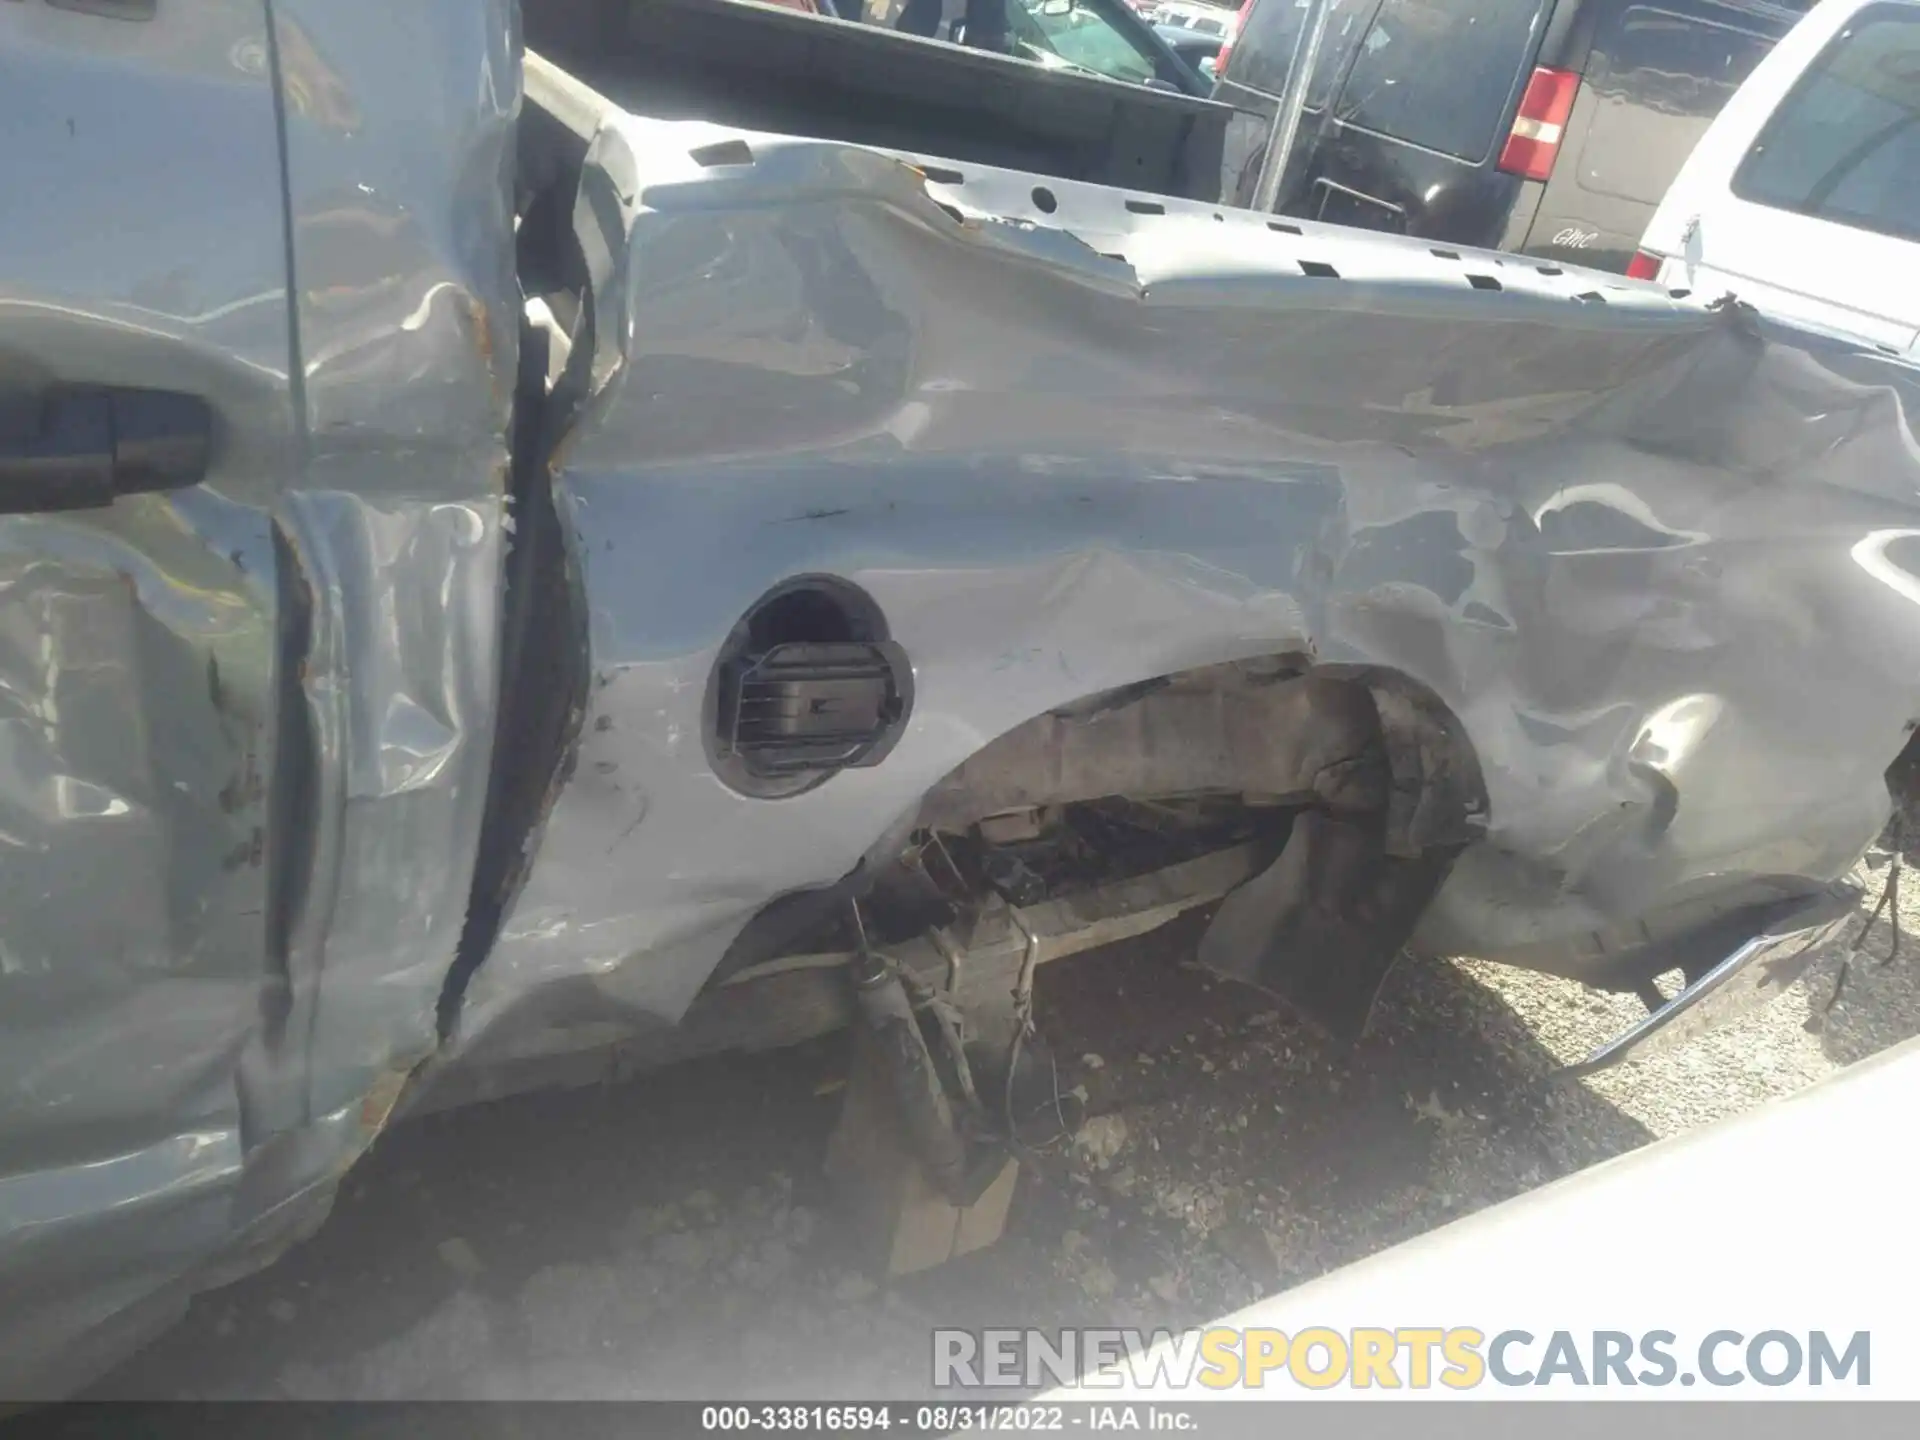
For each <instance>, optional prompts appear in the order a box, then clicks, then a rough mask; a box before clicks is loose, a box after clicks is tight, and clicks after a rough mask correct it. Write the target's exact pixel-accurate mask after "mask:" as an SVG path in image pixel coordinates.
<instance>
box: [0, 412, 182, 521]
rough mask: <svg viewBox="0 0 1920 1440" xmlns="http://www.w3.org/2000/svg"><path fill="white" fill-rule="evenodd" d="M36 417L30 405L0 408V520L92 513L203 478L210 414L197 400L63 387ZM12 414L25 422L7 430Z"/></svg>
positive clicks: (178, 487)
mask: <svg viewBox="0 0 1920 1440" xmlns="http://www.w3.org/2000/svg"><path fill="white" fill-rule="evenodd" d="M4 398H6V397H0V400H4ZM33 411H34V407H33V405H32V404H31V402H29V403H27V404H25V405H6V404H4V403H0V514H8V515H30V514H39V513H44V512H46V511H50V510H91V509H95V508H98V507H100V506H103V505H111V504H112V503H113V502H114V500H115V499H117V498H118V497H120V496H122V495H135V494H140V493H143V492H148V491H154V490H178V489H180V488H182V487H183V486H187V485H197V484H198V483H199V482H200V481H201V480H202V479H203V478H204V477H205V475H206V473H207V454H208V452H209V451H210V450H211V449H212V446H213V414H212V412H211V411H210V410H209V409H208V408H207V403H206V401H204V400H202V399H200V398H199V397H198V396H195V395H181V394H177V393H175V392H174V391H171V390H131V389H122V388H119V387H108V386H63V387H60V388H58V389H54V390H51V391H48V392H47V393H46V395H45V396H43V397H42V399H41V401H40V404H39V407H38V415H37V417H36V416H35V415H34V413H33ZM9 414H11V415H13V416H15V417H19V416H22V415H23V414H24V416H25V418H26V419H27V421H28V424H27V425H26V426H25V427H21V426H19V425H13V426H8V425H7V424H6V423H5V417H7V416H8V415H9ZM22 428H25V429H26V432H27V433H25V434H22V433H20V431H21V429H22Z"/></svg>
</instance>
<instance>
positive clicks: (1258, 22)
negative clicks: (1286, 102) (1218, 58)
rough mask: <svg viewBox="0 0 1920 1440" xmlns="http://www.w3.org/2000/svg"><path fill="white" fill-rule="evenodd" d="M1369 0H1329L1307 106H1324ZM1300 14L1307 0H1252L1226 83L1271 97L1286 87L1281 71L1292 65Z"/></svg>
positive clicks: (1302, 15) (1304, 11)
mask: <svg viewBox="0 0 1920 1440" xmlns="http://www.w3.org/2000/svg"><path fill="white" fill-rule="evenodd" d="M1373 3H1374V0H1332V4H1333V8H1332V9H1331V10H1329V11H1328V12H1327V29H1326V33H1325V34H1323V35H1322V36H1321V37H1320V59H1319V60H1318V61H1317V62H1316V63H1315V65H1314V67H1313V84H1312V85H1310V86H1308V87H1307V108H1308V109H1309V110H1324V109H1326V106H1327V96H1328V94H1329V93H1330V92H1331V91H1332V89H1333V82H1334V80H1335V79H1336V78H1337V77H1338V76H1339V74H1340V71H1341V70H1342V69H1343V68H1344V67H1345V65H1346V60H1347V56H1349V55H1351V54H1352V53H1353V47H1354V46H1355V45H1356V44H1358V43H1359V41H1360V29H1361V26H1363V25H1364V24H1365V23H1366V19H1367V12H1368V11H1369V10H1371V9H1372V8H1373ZM1306 15H1307V0H1258V3H1256V4H1255V5H1254V7H1253V11H1252V13H1251V14H1249V15H1248V16H1247V22H1246V28H1245V29H1244V30H1242V31H1241V32H1240V35H1239V37H1238V38H1237V39H1236V40H1235V41H1234V43H1233V57H1232V61H1231V63H1230V64H1229V66H1228V78H1229V79H1230V80H1231V81H1232V83H1234V84H1236V85H1245V86H1246V87H1247V88H1248V89H1250V90H1258V91H1261V92H1262V93H1264V94H1267V95H1273V96H1276V97H1277V96H1278V95H1279V94H1280V92H1281V91H1282V90H1284V89H1286V85H1287V71H1288V70H1290V69H1292V68H1293V47H1294V46H1295V45H1297V44H1299V43H1300V27H1301V25H1302V24H1304V23H1305V21H1306Z"/></svg>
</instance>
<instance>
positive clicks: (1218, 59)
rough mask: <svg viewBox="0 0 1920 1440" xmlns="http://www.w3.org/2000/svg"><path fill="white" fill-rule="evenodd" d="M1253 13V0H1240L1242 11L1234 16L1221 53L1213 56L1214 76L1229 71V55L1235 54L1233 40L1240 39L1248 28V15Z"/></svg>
mask: <svg viewBox="0 0 1920 1440" xmlns="http://www.w3.org/2000/svg"><path fill="white" fill-rule="evenodd" d="M1252 13H1253V0H1240V13H1239V14H1237V15H1235V16H1234V17H1233V29H1232V30H1231V31H1229V32H1228V34H1227V38H1226V42H1225V43H1224V44H1222V45H1221V47H1220V53H1219V54H1217V55H1215V56H1214V57H1213V78H1214V79H1215V80H1218V79H1220V78H1222V77H1223V76H1224V75H1225V74H1226V73H1227V57H1228V56H1229V55H1231V54H1233V42H1234V41H1236V40H1238V39H1239V38H1240V36H1241V34H1242V33H1243V32H1244V31H1245V30H1246V28H1247V17H1248V16H1249V15H1251V14H1252Z"/></svg>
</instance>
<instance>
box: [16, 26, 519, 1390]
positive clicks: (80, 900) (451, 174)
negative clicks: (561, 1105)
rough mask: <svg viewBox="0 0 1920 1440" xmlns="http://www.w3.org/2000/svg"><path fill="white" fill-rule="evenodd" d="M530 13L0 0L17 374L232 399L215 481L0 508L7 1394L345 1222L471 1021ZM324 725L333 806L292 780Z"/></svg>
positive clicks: (321, 749)
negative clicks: (424, 1080) (460, 952)
mask: <svg viewBox="0 0 1920 1440" xmlns="http://www.w3.org/2000/svg"><path fill="white" fill-rule="evenodd" d="M515 14H516V12H515V8H514V6H513V5H512V4H511V3H510V0H485V3H474V0H431V3H426V4H414V5H410V6H409V7H408V15H407V18H406V19H405V21H404V22H399V23H396V22H395V21H393V20H392V19H391V18H390V17H388V16H387V14H386V7H383V6H380V5H377V4H372V3H364V0H349V3H344V4H343V3H339V0H272V3H271V4H270V5H269V4H266V3H263V0H194V3H192V4H188V5H182V4H168V5H163V6H161V7H160V8H159V10H158V12H157V15H156V18H154V19H153V20H151V21H149V22H146V23H127V22H124V21H119V20H114V19H110V18H106V17H102V16H97V15H88V14H83V13H77V12H69V11H61V10H55V9H52V8H49V7H46V6H41V5H32V6H16V5H8V6H0V130H4V132H5V134H6V135H7V137H8V138H7V143H6V145H5V147H4V150H0V181H4V186H5V189H6V193H7V194H8V196H9V197H10V198H9V200H8V201H7V203H6V204H5V205H4V206H0V255H3V256H4V257H5V263H4V265H3V266H0V386H4V387H9V388H12V389H15V390H16V391H25V392H29V393H33V392H37V391H39V390H40V389H42V388H43V387H44V386H46V385H47V384H50V383H53V382H56V381H57V382H68V383H81V382H92V383H101V384H123V385H135V386H152V387H159V388H168V389H176V390H185V391H188V392H190V393H194V394H198V395H201V396H204V397H205V398H206V399H207V400H208V401H209V403H210V404H211V406H212V408H213V410H214V413H215V415H216V423H217V434H216V448H215V454H214V458H213V463H212V465H211V467H210V470H209V473H208V475H207V478H206V481H205V483H204V484H202V485H200V486H197V487H194V488H193V489H190V490H187V491H183V492H179V493H176V494H172V495H143V496H137V497H132V498H128V499H123V500H121V501H119V502H117V503H116V504H114V505H113V506H112V507H111V508H110V509H103V510H96V511H85V512H71V513H67V514H60V515H49V516H14V517H0V1296H4V1297H5V1298H4V1301H3V1302H0V1397H9V1398H11V1397H17V1396H24V1395H34V1394H46V1393H52V1392H55V1391H58V1390H59V1389H61V1388H64V1387H65V1386H67V1385H69V1384H71V1383H73V1382H74V1381H75V1380H77V1379H80V1378H84V1376H85V1375H86V1374H87V1373H89V1371H91V1370H92V1369H94V1368H97V1366H98V1365H99V1364H100V1363H101V1362H102V1361H103V1360H111V1359H113V1358H115V1357H116V1356H117V1355H118V1354H119V1353H122V1352H124V1351H125V1350H126V1349H127V1348H129V1347H130V1346H131V1345H132V1344H134V1343H137V1341H138V1340H139V1339H140V1338H141V1336H143V1335H144V1334H147V1333H151V1331H152V1330H153V1329H154V1328H155V1327H156V1326H158V1325H160V1324H164V1323H166V1321H167V1320H168V1319H169V1318H170V1317H171V1316H172V1315H173V1314H176V1313H178V1311H179V1309H180V1308H181V1307H182V1306H184V1304H185V1301H186V1298H187V1296H188V1295H189V1294H190V1293H191V1291H192V1290H193V1289H195V1288H199V1287H200V1286H203V1285H205V1284H208V1283H214V1282H215V1281H217V1280H218V1279H219V1278H221V1277H222V1276H224V1275H229V1274H232V1273H234V1272H235V1271H237V1270H239V1269H244V1268H246V1267H247V1266H248V1265H250V1264H254V1263H259V1262H260V1261H261V1260H264V1259H266V1258H270V1257H271V1255H272V1254H273V1253H276V1252H277V1251H278V1250H280V1249H283V1248H284V1247H285V1246H286V1245H287V1244H288V1243H289V1242H290V1241H292V1240H293V1239H296V1238H298V1237H299V1235H300V1234H301V1233H303V1232H304V1230H305V1229H306V1228H310V1227H311V1225H313V1224H315V1223H317V1221H318V1219H319V1218H320V1216H321V1215H322V1214H324V1209H325V1204H326V1202H327V1200H328V1198H329V1197H330V1194H331V1190H332V1186H333V1183H334V1181H335V1180H336V1179H337V1177H338V1176H339V1174H340V1173H342V1172H343V1171H344V1170H345V1169H346V1168H347V1166H348V1165H349V1164H350V1163H351V1162H352V1160H353V1159H354V1158H355V1157H356V1156H357V1155H358V1154H359V1153H360V1152H361V1151H362V1150H363V1149H364V1148H365V1146H366V1145H367V1144H368V1143H369V1142H370V1140H371V1139H372V1137H373V1135H374V1134H375V1133H376V1131H377V1129H378V1127H379V1125H380V1123H381V1122H383V1121H384V1119H385V1117H386V1113H387V1110H388V1109H389V1108H390V1107H391V1105H392V1104H393V1101H394V1098H395V1096H396V1095H397V1093H398V1089H399V1079H400V1076H401V1075H402V1074H403V1073H404V1071H405V1070H407V1069H408V1068H410V1067H411V1066H413V1065H414V1064H416V1063H417V1062H418V1061H419V1060H420V1059H421V1058H422V1057H424V1056H425V1055H426V1054H427V1053H429V1051H430V1050H431V1048H432V1046H433V1044H434V1043H435V1030H434V1018H433V1004H434V999H435V996H436V995H437V993H438V989H439V985H440V982H441V979H442V977H443V976H444V975H445V973H446V970H447V968H448V965H449V964H450V963H451V958H452V953H453V947H454V943H455V941H456V939H457V937H458V934H459V930H460V925H461V921H462V917H463V914H464V908H465V902H466V896H467V885H468V881H469V877H470V874H471V866H472V851H473V846H474V840H475V835H476V832H477V830H478V825H479V815H480V807H481V804H482V801H483V798H484V791H485V785H486V767H487V763H488V756H489V749H490V744H491V713H492V704H493V686H494V681H495V674H494V664H495V659H494V657H495V644H496V640H495V637H496V635H497V633H498V613H497V612H498V605H499V593H498V591H499V578H498V577H499V562H500V552H501V542H502V527H501V520H502V507H503V500H502V489H503V470H504V464H505V440H504V432H505V426H506V420H507V413H508V406H509V403H510V398H511V397H510V387H511V378H512V375H513V371H514V365H515V361H514V355H515V346H516V339H517V329H516V326H517V306H518V297H517V287H516V285H515V282H514V279H513V274H512V256H511V243H510V225H511V210H510V203H511V201H510V189H509V184H510V178H511V176H510V169H509V165H510V157H511V153H512V151H511V137H512V128H513V124H514V121H515V118H516V114H517V109H516V107H517V95H518V79H519V71H518V55H517V31H516V27H515ZM276 71H278V73H279V74H280V75H282V76H283V77H284V80H285V85H284V90H283V92H282V94H283V97H284V101H285V109H286V127H285V159H286V161H287V165H288V168H287V169H286V170H284V171H283V164H282V148H281V139H280V133H279V129H278V126H277V124H276V94H275V74H276ZM283 179H285V180H286V181H288V182H289V183H287V184H283ZM289 219H290V220H291V238H289ZM289 253H291V254H292V256H293V259H294V274H295V276H296V282H295V287H294V289H293V292H292V297H291V304H290V297H289V286H288V258H289ZM276 530H277V531H279V532H280V534H281V535H282V536H283V537H284V540H283V543H282V544H281V545H279V546H276V544H275V540H274V536H275V532H276ZM282 557H285V558H287V559H288V560H290V561H291V563H292V565H293V567H294V568H295V570H296V571H297V573H294V574H288V573H284V572H283V569H282ZM301 590H304V591H306V592H307V593H308V594H309V595H310V597H311V633H310V634H309V635H305V636H297V635H290V636H287V637H285V638H286V639H288V640H292V641H297V642H299V643H300V645H301V647H302V648H304V649H305V650H306V651H307V652H308V654H307V663H306V665H305V667H304V673H301V674H298V675H290V674H289V673H288V665H287V663H286V662H287V656H288V655H289V654H290V653H292V652H290V651H288V650H287V648H286V646H285V645H284V644H283V637H282V634H281V631H282V630H283V628H286V627H288V626H290V625H291V624H292V622H293V620H294V619H295V618H297V617H292V616H290V615H289V614H288V613H287V606H286V605H285V604H284V603H283V601H284V597H285V596H286V595H287V594H288V593H295V592H298V591H301ZM284 695H297V696H300V697H301V700H302V704H303V706H304V708H306V710H307V711H308V715H309V722H310V723H309V724H308V725H307V726H306V727H304V729H303V728H302V727H299V726H296V725H291V724H290V716H289V713H288V712H289V710H290V708H292V707H290V706H288V705H287V704H285V703H283V696H284ZM294 744H299V745H300V748H302V749H303V750H305V751H306V752H308V753H306V754H305V756H304V760H305V763H307V764H308V765H309V766H310V768H311V773H312V777H313V783H312V794H313V795H314V796H315V797H316V799H317V803H315V804H314V805H313V806H312V807H311V809H310V810H308V809H305V808H303V809H301V810H299V811H298V812H295V811H293V810H292V809H290V808H288V807H285V806H283V807H282V808H283V810H285V812H286V813H282V814H278V815H276V814H273V813H272V811H273V809H274V806H275V804H276V803H277V802H276V800H275V796H274V789H273V787H274V776H275V772H276V765H277V764H278V763H279V762H280V761H281V760H283V759H285V758H286V753H285V752H286V750H287V748H288V747H289V746H290V745H294ZM276 826H278V827H282V828H283V829H288V830H291V831H293V832H297V833H299V834H301V835H303V836H305V837H306V840H307V842H308V843H307V847H306V849H305V853H304V854H303V853H302V848H301V847H295V848H294V850H293V852H292V854H293V858H295V859H297V860H300V861H301V862H302V863H301V866H300V868H301V870H302V871H303V873H301V874H300V875H297V876H289V877H283V878H286V879H288V880H290V881H292V882H293V885H292V890H291V891H290V893H292V894H294V895H295V896H296V897H297V899H296V904H295V908H294V913H293V916H292V935H293V944H292V945H291V946H290V947H289V950H288V953H287V954H286V955H285V956H284V957H283V958H282V957H278V956H276V955H275V954H274V953H273V951H274V946H273V944H272V941H271V939H270V936H269V930H270V927H271V924H272V921H271V920H270V918H269V910H270V909H271V907H272V903H273V902H272V899H271V893H272V892H273V890H274V886H275V883H276V881H275V878H274V877H273V876H272V875H271V873H270V872H271V870H272V869H273V866H274V864H275V862H276V859H277V858H278V856H279V852H278V851H277V850H276V848H275V843H274V837H273V834H272V831H273V830H274V828H275V827H276Z"/></svg>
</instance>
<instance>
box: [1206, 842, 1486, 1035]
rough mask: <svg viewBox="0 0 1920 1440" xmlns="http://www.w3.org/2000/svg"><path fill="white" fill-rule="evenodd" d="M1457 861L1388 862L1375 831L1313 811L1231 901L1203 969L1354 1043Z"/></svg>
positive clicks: (1443, 856) (1434, 856) (1433, 854)
mask: <svg viewBox="0 0 1920 1440" xmlns="http://www.w3.org/2000/svg"><path fill="white" fill-rule="evenodd" d="M1452 859H1453V856H1452V854H1451V853H1450V852H1447V851H1440V850H1435V851H1429V852H1427V853H1426V854H1424V855H1420V856H1418V857H1416V858H1414V859H1410V860H1409V859H1402V858H1399V857H1396V856H1392V855H1388V854H1387V853H1386V851H1385V850H1384V848H1383V847H1382V845H1381V841H1380V836H1379V825H1378V823H1377V822H1371V823H1370V822H1369V821H1367V820H1341V819H1335V818H1333V817H1331V816H1328V815H1324V814H1322V813H1320V812H1319V811H1314V810H1309V811H1307V812H1306V813H1304V814H1302V815H1301V816H1300V817H1299V818H1298V819H1296V820H1295V821H1294V822H1293V832H1292V834H1290V835H1289V836H1288V837H1287V843H1286V846H1285V847H1284V848H1283V849H1282V850H1281V852H1280V858H1279V859H1278V860H1276V861H1274V862H1273V864H1272V865H1270V866H1269V867H1267V869H1266V870H1264V871H1262V872H1261V873H1260V874H1258V875H1256V876H1254V878H1253V879H1251V880H1249V881H1248V882H1247V883H1246V884H1245V885H1242V886H1241V887H1240V888H1239V889H1238V890H1236V891H1234V892H1233V893H1232V894H1231V895H1229V896H1228V897H1227V898H1226V899H1225V900H1224V901H1223V902H1222V903H1221V905H1220V911H1219V913H1218V914H1217V915H1215V916H1214V920H1213V924H1212V925H1211V926H1209V927H1208V929H1207V933H1206V935H1205V936H1203V937H1202V939H1201V941H1200V963H1201V964H1202V965H1204V966H1205V967H1206V968H1207V969H1209V970H1212V971H1214V972H1215V973H1216V974H1219V975H1222V976H1224V977H1226V978H1227V979H1230V980H1242V981H1245V982H1247V983H1248V984H1252V985H1258V986H1259V987H1260V988H1261V989H1263V990H1269V991H1271V992H1273V993H1274V994H1276V995H1278V996H1280V997H1281V998H1282V999H1284V1000H1286V1001H1288V1002H1289V1003H1291V1004H1292V1005H1294V1006H1295V1007H1297V1008H1298V1009H1299V1010H1301V1011H1302V1012H1303V1013H1304V1014H1305V1015H1306V1016H1307V1017H1308V1018H1309V1019H1310V1020H1313V1021H1314V1022H1316V1023H1317V1024H1319V1025H1321V1026H1323V1027H1325V1029H1326V1030H1327V1031H1328V1033H1330V1034H1331V1035H1333V1036H1334V1038H1335V1039H1338V1040H1344V1041H1353V1040H1357V1039H1359V1038H1360V1035H1361V1033H1362V1032H1363V1031H1364V1030H1365V1029H1366V1024H1367V1016H1368V1015H1369V1014H1371V1013H1372V1010H1373V1002H1374V997H1375V996H1377V995H1378V994H1379V993H1380V984H1381V982H1382V981H1383V980H1385V979H1386V977H1387V971H1388V970H1390V969H1391V968H1392V967H1393V962H1394V959H1395V957H1396V956H1398V955H1399V953H1400V947H1401V946H1402V945H1404V944H1405V943H1406V941H1407V937H1408V936H1409V935H1411V934H1412V933H1413V926H1414V922H1415V921H1417V920H1418V919H1419V918H1420V912H1421V911H1422V910H1424V909H1425V908H1426V905H1427V902H1428V901H1429V900H1430V899H1432V898H1433V892H1434V890H1435V889H1436V888H1437V887H1438V886H1439V884H1440V881H1441V879H1442V877H1444V876H1445V874H1446V871H1447V866H1448V865H1449V864H1450V863H1451V862H1452Z"/></svg>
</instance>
